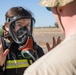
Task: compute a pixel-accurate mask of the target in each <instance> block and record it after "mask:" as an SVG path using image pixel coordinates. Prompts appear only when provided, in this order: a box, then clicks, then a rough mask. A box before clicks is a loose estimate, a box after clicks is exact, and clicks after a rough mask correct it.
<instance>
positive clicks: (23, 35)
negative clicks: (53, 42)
mask: <svg viewBox="0 0 76 75" xmlns="http://www.w3.org/2000/svg"><path fill="white" fill-rule="evenodd" d="M5 16H6V22H5V25H4V26H3V35H2V36H1V44H0V75H22V74H23V73H24V70H25V69H26V68H27V67H29V66H30V65H31V64H32V63H33V62H35V61H36V60H37V59H38V58H40V57H41V56H42V55H44V52H43V50H42V48H41V47H40V46H39V45H37V44H36V42H35V41H34V38H33V36H32V32H33V25H34V23H35V19H34V17H33V16H32V13H31V12H30V11H28V10H26V9H24V8H23V7H13V8H11V9H9V10H8V11H7V12H6V15H5ZM2 50H3V51H2Z"/></svg>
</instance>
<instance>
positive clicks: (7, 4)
mask: <svg viewBox="0 0 76 75" xmlns="http://www.w3.org/2000/svg"><path fill="white" fill-rule="evenodd" d="M39 2H40V0H0V25H3V24H4V22H5V13H6V11H7V10H8V9H10V8H11V7H15V6H22V7H24V8H25V9H28V10H30V11H32V12H33V14H34V17H35V19H36V24H35V27H44V26H53V25H54V23H55V19H54V16H53V14H52V13H51V12H50V11H47V9H46V8H45V7H43V6H40V5H39V4H38V3H39Z"/></svg>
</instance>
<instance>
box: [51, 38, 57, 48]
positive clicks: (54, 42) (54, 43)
mask: <svg viewBox="0 0 76 75" xmlns="http://www.w3.org/2000/svg"><path fill="white" fill-rule="evenodd" d="M55 46H56V40H55V37H53V45H52V48H54V47H55Z"/></svg>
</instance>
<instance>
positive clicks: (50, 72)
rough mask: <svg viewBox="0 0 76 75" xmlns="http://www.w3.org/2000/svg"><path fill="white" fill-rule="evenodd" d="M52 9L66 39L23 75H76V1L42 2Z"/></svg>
mask: <svg viewBox="0 0 76 75" xmlns="http://www.w3.org/2000/svg"><path fill="white" fill-rule="evenodd" d="M40 4H41V5H42V6H45V7H48V8H50V10H51V11H52V13H53V15H54V17H55V18H56V21H57V23H58V25H59V27H60V28H61V30H62V31H63V32H64V34H65V39H64V41H62V42H61V43H60V44H59V45H58V46H56V47H55V48H53V50H51V51H49V52H48V53H47V54H46V55H44V56H43V57H41V58H40V59H39V60H37V61H36V62H35V63H34V64H32V65H31V66H30V67H29V68H27V70H25V72H24V74H23V75H76V0H42V1H41V2H40Z"/></svg>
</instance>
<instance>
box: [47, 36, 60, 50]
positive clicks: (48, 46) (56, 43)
mask: <svg viewBox="0 0 76 75" xmlns="http://www.w3.org/2000/svg"><path fill="white" fill-rule="evenodd" d="M60 42H61V39H60V36H59V37H58V38H57V42H56V40H55V37H53V45H52V47H50V45H49V43H46V46H47V49H48V51H50V50H52V49H53V48H54V47H55V46H57V45H58V44H59V43H60Z"/></svg>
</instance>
